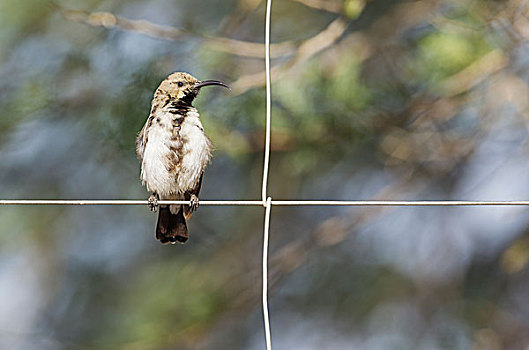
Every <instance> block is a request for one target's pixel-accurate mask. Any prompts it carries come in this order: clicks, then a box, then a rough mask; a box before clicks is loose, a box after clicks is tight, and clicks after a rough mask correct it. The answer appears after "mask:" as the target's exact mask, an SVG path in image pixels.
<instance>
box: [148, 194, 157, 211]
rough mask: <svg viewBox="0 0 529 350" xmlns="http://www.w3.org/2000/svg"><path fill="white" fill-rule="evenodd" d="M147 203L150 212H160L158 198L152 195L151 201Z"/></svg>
mask: <svg viewBox="0 0 529 350" xmlns="http://www.w3.org/2000/svg"><path fill="white" fill-rule="evenodd" d="M147 202H148V203H147V206H148V207H149V210H150V211H152V212H156V211H157V210H158V197H157V196H156V195H154V194H151V196H150V197H149V199H147Z"/></svg>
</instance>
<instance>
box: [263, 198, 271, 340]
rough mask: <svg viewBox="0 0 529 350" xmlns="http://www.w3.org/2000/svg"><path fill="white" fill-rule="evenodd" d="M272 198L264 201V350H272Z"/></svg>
mask: <svg viewBox="0 0 529 350" xmlns="http://www.w3.org/2000/svg"><path fill="white" fill-rule="evenodd" d="M271 208H272V198H270V197H268V198H267V200H266V210H265V218H264V220H265V221H264V232H263V319H264V328H265V340H266V350H272V337H271V336H270V315H269V311H268V236H269V233H270V211H271Z"/></svg>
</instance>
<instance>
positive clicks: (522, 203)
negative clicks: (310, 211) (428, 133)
mask: <svg viewBox="0 0 529 350" xmlns="http://www.w3.org/2000/svg"><path fill="white" fill-rule="evenodd" d="M147 204H148V201H147V200H127V199H67V200H62V199H0V205H147ZM158 204H162V205H168V204H189V201H177V200H159V201H158ZM200 205H204V206H230V205H233V206H262V205H263V202H262V201H260V200H242V201H239V200H201V201H200ZM270 205H272V206H274V205H276V206H352V207H397V206H403V207H434V206H435V207H438V206H439V207H440V206H443V207H446V206H449V207H455V206H529V201H460V200H453V201H436V200H432V201H372V200H367V201H360V200H358V201H345V200H344V201H333V200H271V201H270Z"/></svg>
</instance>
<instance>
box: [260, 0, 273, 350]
mask: <svg viewBox="0 0 529 350" xmlns="http://www.w3.org/2000/svg"><path fill="white" fill-rule="evenodd" d="M271 12H272V0H267V1H266V18H265V71H266V73H265V74H266V131H265V135H266V136H265V152H264V165H263V187H262V191H261V199H262V201H263V206H265V208H266V209H265V218H264V229H263V295H262V297H263V298H262V299H263V300H262V302H263V321H264V331H265V341H266V350H272V336H271V335H270V315H269V310H268V240H269V233H270V211H271V208H272V198H270V197H268V198H267V186H268V168H269V165H270V124H271V119H272V118H271V114H272V112H271V110H272V92H271V74H270V17H271Z"/></svg>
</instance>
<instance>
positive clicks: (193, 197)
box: [189, 194, 199, 211]
mask: <svg viewBox="0 0 529 350" xmlns="http://www.w3.org/2000/svg"><path fill="white" fill-rule="evenodd" d="M198 206H199V201H198V197H197V196H196V195H195V194H192V195H191V198H190V199H189V208H190V209H191V211H195V210H197V209H198Z"/></svg>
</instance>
